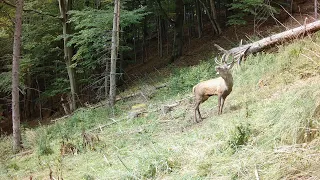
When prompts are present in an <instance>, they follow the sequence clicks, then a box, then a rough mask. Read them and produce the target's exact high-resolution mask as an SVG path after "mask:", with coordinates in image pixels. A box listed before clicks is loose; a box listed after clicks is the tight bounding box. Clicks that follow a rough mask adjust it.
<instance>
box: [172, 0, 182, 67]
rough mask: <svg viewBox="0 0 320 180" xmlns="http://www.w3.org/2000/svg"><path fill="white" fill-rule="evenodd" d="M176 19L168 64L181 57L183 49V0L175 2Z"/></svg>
mask: <svg viewBox="0 0 320 180" xmlns="http://www.w3.org/2000/svg"><path fill="white" fill-rule="evenodd" d="M175 4H176V10H175V12H176V19H175V23H174V24H175V26H174V40H173V51H172V57H171V60H170V62H171V63H172V62H173V61H174V60H176V59H177V58H178V57H180V56H181V55H182V48H183V0H176V1H175Z"/></svg>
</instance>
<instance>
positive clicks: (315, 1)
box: [314, 0, 318, 20]
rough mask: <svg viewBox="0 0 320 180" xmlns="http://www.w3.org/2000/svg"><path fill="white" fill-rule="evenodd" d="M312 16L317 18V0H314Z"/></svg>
mask: <svg viewBox="0 0 320 180" xmlns="http://www.w3.org/2000/svg"><path fill="white" fill-rule="evenodd" d="M314 18H315V19H316V20H317V19H318V0H314Z"/></svg>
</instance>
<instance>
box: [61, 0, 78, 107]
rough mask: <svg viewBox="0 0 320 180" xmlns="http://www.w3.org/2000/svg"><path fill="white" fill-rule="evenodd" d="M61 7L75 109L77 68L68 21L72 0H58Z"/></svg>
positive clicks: (67, 64) (72, 103) (65, 51)
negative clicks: (74, 62)
mask: <svg viewBox="0 0 320 180" xmlns="http://www.w3.org/2000/svg"><path fill="white" fill-rule="evenodd" d="M58 2H59V9H60V13H61V16H62V26H63V46H64V60H65V62H66V66H67V71H68V77H69V82H70V89H71V109H70V111H74V110H75V109H76V108H77V104H76V94H77V83H76V76H75V74H76V73H75V69H74V68H73V67H72V66H71V65H72V56H73V48H72V47H68V45H67V44H68V41H69V38H68V35H69V34H71V25H70V24H69V23H68V20H69V19H68V11H70V10H71V8H72V0H58Z"/></svg>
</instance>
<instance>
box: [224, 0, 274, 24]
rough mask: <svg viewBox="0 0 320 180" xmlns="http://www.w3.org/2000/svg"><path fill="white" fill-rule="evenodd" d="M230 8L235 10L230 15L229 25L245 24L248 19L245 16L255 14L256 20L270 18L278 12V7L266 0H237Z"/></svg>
mask: <svg viewBox="0 0 320 180" xmlns="http://www.w3.org/2000/svg"><path fill="white" fill-rule="evenodd" d="M228 10H231V11H234V14H232V15H231V16H229V17H228V19H229V20H228V23H227V24H229V25H244V24H246V23H247V21H246V20H245V19H244V18H245V16H253V17H254V19H255V20H262V19H266V18H268V17H269V16H270V15H272V14H273V13H276V12H277V11H276V8H275V7H273V6H271V5H270V4H268V3H267V2H265V1H264V0H244V1H243V0H236V1H233V2H232V3H231V4H230V7H229V9H228Z"/></svg>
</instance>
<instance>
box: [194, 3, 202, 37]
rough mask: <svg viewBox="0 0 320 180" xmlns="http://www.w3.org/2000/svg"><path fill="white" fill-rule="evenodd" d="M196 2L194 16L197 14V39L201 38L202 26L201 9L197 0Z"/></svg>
mask: <svg viewBox="0 0 320 180" xmlns="http://www.w3.org/2000/svg"><path fill="white" fill-rule="evenodd" d="M195 1H196V14H197V20H198V38H201V37H202V25H201V22H202V21H201V8H200V3H199V0H195Z"/></svg>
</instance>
